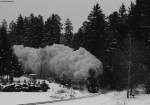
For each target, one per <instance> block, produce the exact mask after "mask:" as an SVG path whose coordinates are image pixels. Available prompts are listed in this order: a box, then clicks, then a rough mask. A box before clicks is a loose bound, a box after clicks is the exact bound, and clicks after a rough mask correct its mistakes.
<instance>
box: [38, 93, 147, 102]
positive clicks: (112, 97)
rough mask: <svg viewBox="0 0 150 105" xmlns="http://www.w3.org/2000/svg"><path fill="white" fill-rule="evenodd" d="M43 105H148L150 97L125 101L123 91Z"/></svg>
mask: <svg viewBox="0 0 150 105" xmlns="http://www.w3.org/2000/svg"><path fill="white" fill-rule="evenodd" d="M38 105H40V104H38ZM44 105H150V95H137V96H135V98H130V99H127V98H126V92H125V91H123V92H109V93H106V94H101V95H99V96H96V97H89V98H83V99H79V100H72V101H62V102H56V103H47V104H44Z"/></svg>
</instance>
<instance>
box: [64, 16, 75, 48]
mask: <svg viewBox="0 0 150 105" xmlns="http://www.w3.org/2000/svg"><path fill="white" fill-rule="evenodd" d="M64 29H65V33H64V41H65V42H64V44H65V45H68V46H72V40H73V32H72V31H73V26H72V23H71V21H70V19H67V20H66V21H65V28H64Z"/></svg>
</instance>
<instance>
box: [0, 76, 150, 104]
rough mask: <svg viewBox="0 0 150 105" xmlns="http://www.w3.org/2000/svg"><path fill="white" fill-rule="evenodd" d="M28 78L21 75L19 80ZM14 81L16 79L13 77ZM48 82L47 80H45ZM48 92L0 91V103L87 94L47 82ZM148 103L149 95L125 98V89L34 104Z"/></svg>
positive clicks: (23, 102)
mask: <svg viewBox="0 0 150 105" xmlns="http://www.w3.org/2000/svg"><path fill="white" fill-rule="evenodd" d="M23 79H28V78H25V77H21V78H20V79H19V80H21V81H23ZM15 80H16V81H17V80H18V79H15ZM46 82H47V83H48V81H46ZM48 84H49V87H50V89H49V90H48V92H0V105H18V104H27V103H37V102H47V101H53V100H62V99H69V98H71V96H70V95H71V94H72V95H73V96H74V97H82V96H88V95H89V93H88V92H86V91H85V92H81V91H75V90H71V89H67V88H65V87H63V86H62V85H60V84H56V83H48ZM78 104H79V105H150V95H146V94H139V95H135V97H134V98H130V99H127V98H126V91H122V92H116V91H114V92H108V93H105V94H100V95H98V96H94V97H88V98H81V99H76V100H69V101H61V102H54V103H45V104H40V103H39V104H36V105H78Z"/></svg>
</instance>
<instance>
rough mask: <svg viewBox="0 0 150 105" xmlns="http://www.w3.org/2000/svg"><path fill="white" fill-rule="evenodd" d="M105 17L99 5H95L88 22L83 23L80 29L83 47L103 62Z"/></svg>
mask: <svg viewBox="0 0 150 105" xmlns="http://www.w3.org/2000/svg"><path fill="white" fill-rule="evenodd" d="M105 26H106V22H105V15H104V14H103V13H102V10H101V8H100V6H99V4H96V5H95V6H94V8H93V10H92V11H91V13H90V14H89V16H88V21H87V22H84V24H83V26H82V27H81V28H80V34H84V35H83V38H82V40H83V41H82V43H83V47H85V48H86V49H87V50H88V51H90V52H91V53H92V54H94V55H95V56H96V57H97V58H99V59H101V60H102V61H103V60H104V56H103V55H105V54H104V52H105V47H106V46H105V44H106V43H105Z"/></svg>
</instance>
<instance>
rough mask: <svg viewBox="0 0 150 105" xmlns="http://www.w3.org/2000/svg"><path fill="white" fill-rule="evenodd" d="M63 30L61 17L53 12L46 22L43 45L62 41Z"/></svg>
mask: <svg viewBox="0 0 150 105" xmlns="http://www.w3.org/2000/svg"><path fill="white" fill-rule="evenodd" d="M61 30H62V23H61V18H60V17H59V16H58V15H57V14H52V15H51V16H50V17H49V18H48V19H47V20H46V22H45V25H44V34H43V40H42V46H46V45H52V44H54V43H59V42H60V36H61Z"/></svg>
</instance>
